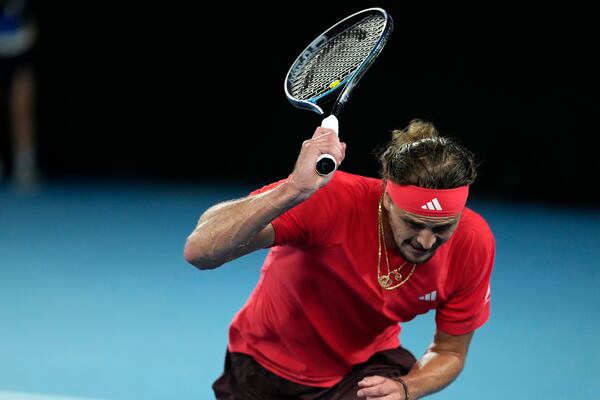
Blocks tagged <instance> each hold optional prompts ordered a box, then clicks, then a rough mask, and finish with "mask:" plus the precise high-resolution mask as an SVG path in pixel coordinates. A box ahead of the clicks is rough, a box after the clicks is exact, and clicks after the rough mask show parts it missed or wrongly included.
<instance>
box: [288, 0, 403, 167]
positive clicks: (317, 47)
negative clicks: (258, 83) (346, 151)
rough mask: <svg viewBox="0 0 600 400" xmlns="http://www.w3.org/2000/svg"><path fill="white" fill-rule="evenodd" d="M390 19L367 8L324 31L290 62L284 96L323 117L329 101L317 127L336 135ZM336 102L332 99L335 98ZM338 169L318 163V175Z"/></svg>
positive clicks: (326, 158) (326, 160)
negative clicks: (357, 85) (345, 110)
mask: <svg viewBox="0 0 600 400" xmlns="http://www.w3.org/2000/svg"><path fill="white" fill-rule="evenodd" d="M393 25H394V24H393V20H392V17H391V16H390V15H389V14H388V13H387V12H386V11H385V10H383V9H381V8H368V9H366V10H362V11H359V12H357V13H355V14H352V15H350V16H349V17H346V18H344V19H343V20H341V21H340V22H338V23H337V24H335V25H333V26H332V27H331V28H329V29H327V30H326V31H325V32H323V33H322V34H321V35H319V36H318V37H317V38H316V39H315V40H313V41H312V42H311V43H310V45H308V47H307V48H306V49H304V51H303V52H302V53H300V56H298V58H297V59H296V61H294V63H293V64H292V66H291V68H290V70H289V71H288V73H287V75H286V78H285V85H284V88H285V94H286V96H287V98H288V100H289V101H290V102H291V103H292V105H294V106H295V107H298V108H302V109H307V110H311V111H314V112H316V113H318V114H319V115H325V111H324V110H323V104H325V103H328V102H330V101H331V100H333V99H334V98H335V99H336V100H335V103H334V104H333V106H332V109H331V113H330V115H329V116H328V117H327V118H325V119H323V121H322V122H321V126H323V127H325V128H331V129H333V130H334V131H335V132H336V133H337V132H338V128H339V127H338V124H339V123H338V116H339V115H340V113H341V111H342V109H343V108H344V105H345V104H346V103H347V102H348V98H349V97H350V92H352V89H354V87H355V86H356V84H357V83H358V81H359V79H360V78H361V77H362V76H363V74H364V73H365V72H366V71H367V69H368V68H369V67H370V66H371V65H372V64H373V62H374V61H375V59H376V58H377V56H378V55H379V54H380V53H381V50H383V46H384V45H385V43H386V41H387V39H388V37H389V35H390V33H391V32H392V29H393ZM336 96H337V98H336ZM336 168H337V162H336V161H335V158H333V156H332V155H330V154H322V155H320V156H319V158H318V159H317V162H316V165H315V169H316V172H317V173H318V174H319V175H323V176H324V175H328V174H330V173H332V172H333V171H334V170H335V169H336Z"/></svg>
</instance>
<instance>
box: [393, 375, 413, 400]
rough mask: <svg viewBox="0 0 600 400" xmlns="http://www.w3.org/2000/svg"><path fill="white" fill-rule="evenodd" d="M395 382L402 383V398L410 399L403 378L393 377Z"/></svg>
mask: <svg viewBox="0 0 600 400" xmlns="http://www.w3.org/2000/svg"><path fill="white" fill-rule="evenodd" d="M393 379H394V380H395V381H396V382H398V383H400V384H401V385H402V389H404V397H403V400H410V393H409V391H408V385H407V384H406V382H404V379H402V378H401V377H397V378H393Z"/></svg>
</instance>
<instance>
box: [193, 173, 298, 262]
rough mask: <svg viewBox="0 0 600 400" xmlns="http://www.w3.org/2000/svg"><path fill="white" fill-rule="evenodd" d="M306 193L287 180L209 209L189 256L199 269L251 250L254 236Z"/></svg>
mask: <svg viewBox="0 0 600 400" xmlns="http://www.w3.org/2000/svg"><path fill="white" fill-rule="evenodd" d="M305 198H306V196H303V194H302V193H299V192H298V191H297V190H295V188H293V187H290V185H289V184H287V182H285V183H282V184H281V185H279V186H278V187H276V188H274V189H272V190H270V191H268V192H265V193H261V194H259V195H256V196H250V197H246V198H243V199H239V200H234V201H231V202H227V203H222V204H219V205H216V206H214V207H212V208H210V209H208V210H207V211H206V212H205V213H204V214H203V215H202V216H201V217H200V220H199V221H198V225H197V226H196V228H195V229H194V231H193V232H192V233H191V234H190V236H189V237H188V239H187V242H186V245H185V251H184V253H185V258H186V260H188V261H189V262H190V263H192V264H194V265H195V266H197V267H198V268H215V267H217V266H219V265H221V264H223V263H224V262H226V261H229V260H232V259H234V258H237V257H240V256H242V255H244V254H246V253H248V252H249V251H252V250H255V249H249V248H248V246H249V244H250V243H251V241H252V239H253V238H254V236H255V235H256V234H257V233H258V232H260V231H261V230H262V229H263V228H264V227H265V226H266V225H268V224H269V223H270V222H271V221H272V220H274V219H275V218H277V217H278V216H279V215H281V214H283V213H284V212H285V211H287V210H289V209H290V208H292V207H294V206H295V205H297V204H299V203H300V202H302V201H303V200H304V199H305Z"/></svg>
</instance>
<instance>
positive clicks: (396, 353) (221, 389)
mask: <svg viewBox="0 0 600 400" xmlns="http://www.w3.org/2000/svg"><path fill="white" fill-rule="evenodd" d="M415 362H416V359H415V356H413V355H412V353H411V352H410V351H408V350H406V349H404V348H402V347H398V348H397V349H392V350H385V351H380V352H378V353H375V354H373V356H371V358H369V359H368V360H367V361H365V362H364V363H362V364H358V365H355V366H354V367H353V368H352V369H351V370H350V372H348V374H346V375H345V376H344V378H343V379H342V380H341V381H340V382H339V383H338V384H337V385H335V386H333V387H330V388H320V387H314V386H304V385H300V384H297V383H295V382H291V381H288V380H287V379H284V378H282V377H280V376H278V375H275V374H274V373H272V372H270V371H268V370H266V369H265V368H263V367H262V366H261V365H260V364H259V363H257V362H256V361H255V360H254V359H253V358H252V357H250V356H248V355H246V354H241V353H230V352H227V355H226V357H225V372H223V375H221V377H219V379H217V380H216V381H215V383H214V384H213V390H214V391H215V396H216V398H217V399H218V400H275V399H277V400H317V399H318V400H358V399H359V398H358V397H357V396H356V392H357V391H358V382H359V381H360V380H362V378H364V377H366V376H371V375H380V376H385V377H389V378H395V377H399V376H403V375H406V374H407V373H408V371H410V368H411V367H412V366H413V364H414V363H415Z"/></svg>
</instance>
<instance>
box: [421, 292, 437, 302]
mask: <svg viewBox="0 0 600 400" xmlns="http://www.w3.org/2000/svg"><path fill="white" fill-rule="evenodd" d="M436 295H437V293H436V291H435V290H434V291H433V292H431V293H427V294H426V295H424V296H419V300H423V301H435V297H436Z"/></svg>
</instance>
